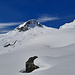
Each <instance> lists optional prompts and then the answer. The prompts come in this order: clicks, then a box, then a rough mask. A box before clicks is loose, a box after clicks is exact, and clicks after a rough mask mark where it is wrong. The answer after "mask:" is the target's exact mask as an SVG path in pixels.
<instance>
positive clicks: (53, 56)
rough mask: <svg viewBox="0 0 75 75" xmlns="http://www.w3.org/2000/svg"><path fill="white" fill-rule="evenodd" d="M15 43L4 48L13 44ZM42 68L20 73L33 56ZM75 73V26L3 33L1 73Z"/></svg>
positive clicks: (57, 74)
mask: <svg viewBox="0 0 75 75" xmlns="http://www.w3.org/2000/svg"><path fill="white" fill-rule="evenodd" d="M15 41H16V43H15V44H14V45H12V46H8V47H4V45H6V44H8V43H10V44H13V43H14V42H15ZM35 55H36V56H38V58H37V59H36V60H35V61H34V63H35V64H36V65H37V66H39V67H40V68H39V69H36V70H34V71H33V72H31V73H21V72H19V71H20V70H22V69H25V62H26V61H27V60H28V58H29V57H31V56H35ZM28 74H30V75H75V29H74V28H70V29H68V28H66V29H60V30H58V29H54V28H49V27H45V26H43V28H41V27H37V26H36V27H35V28H31V29H29V30H28V31H25V32H19V31H18V30H13V31H11V32H8V33H7V34H1V35H0V75H28Z"/></svg>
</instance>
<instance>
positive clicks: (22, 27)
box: [17, 19, 43, 31]
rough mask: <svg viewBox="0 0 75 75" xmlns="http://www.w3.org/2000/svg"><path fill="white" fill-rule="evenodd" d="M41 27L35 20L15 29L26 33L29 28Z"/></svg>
mask: <svg viewBox="0 0 75 75" xmlns="http://www.w3.org/2000/svg"><path fill="white" fill-rule="evenodd" d="M36 26H38V27H43V26H42V24H40V23H39V22H37V21H36V20H35V19H31V20H29V21H27V22H24V23H23V24H21V25H19V26H18V27H17V29H18V30H19V31H26V30H29V29H30V28H34V27H36Z"/></svg>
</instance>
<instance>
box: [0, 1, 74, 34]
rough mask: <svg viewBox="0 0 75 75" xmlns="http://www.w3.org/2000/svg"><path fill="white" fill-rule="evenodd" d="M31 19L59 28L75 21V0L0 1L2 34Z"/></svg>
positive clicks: (0, 30)
mask: <svg viewBox="0 0 75 75" xmlns="http://www.w3.org/2000/svg"><path fill="white" fill-rule="evenodd" d="M30 19H36V20H37V21H40V22H41V23H42V24H44V25H46V26H49V27H54V28H59V26H60V25H63V24H64V23H66V22H71V21H72V20H74V19H75V0H0V33H1V32H5V31H6V32H7V31H9V30H12V29H14V28H15V27H16V26H17V25H18V24H21V23H22V22H25V21H27V20H30ZM10 24H11V25H10Z"/></svg>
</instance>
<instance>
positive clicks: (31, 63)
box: [25, 56, 39, 73]
mask: <svg viewBox="0 0 75 75" xmlns="http://www.w3.org/2000/svg"><path fill="white" fill-rule="evenodd" d="M36 58H38V57H37V56H34V57H30V58H29V59H28V61H27V62H26V71H25V72H26V73H30V72H32V71H33V70H35V69H38V68H39V67H38V66H36V65H35V64H34V60H35V59H36Z"/></svg>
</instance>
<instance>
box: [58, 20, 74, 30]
mask: <svg viewBox="0 0 75 75" xmlns="http://www.w3.org/2000/svg"><path fill="white" fill-rule="evenodd" d="M64 28H75V20H73V21H72V22H71V23H65V24H64V25H62V26H60V28H59V29H64Z"/></svg>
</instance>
